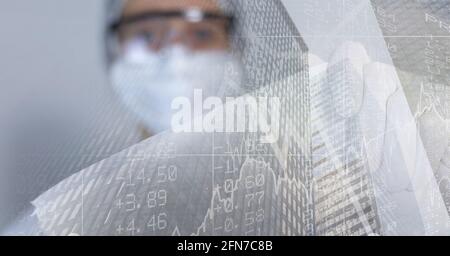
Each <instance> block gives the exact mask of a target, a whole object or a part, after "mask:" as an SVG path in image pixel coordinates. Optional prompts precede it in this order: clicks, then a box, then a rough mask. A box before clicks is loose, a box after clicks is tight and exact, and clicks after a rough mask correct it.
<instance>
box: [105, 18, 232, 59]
mask: <svg viewBox="0 0 450 256" xmlns="http://www.w3.org/2000/svg"><path fill="white" fill-rule="evenodd" d="M232 24H233V18H232V17H231V16H227V15H223V14H217V13H208V12H202V11H200V10H198V9H190V10H187V11H170V12H146V13H142V14H138V15H134V16H130V17H123V18H122V19H120V20H118V21H117V22H116V23H114V24H113V25H112V26H111V28H110V29H111V30H112V32H114V33H116V34H117V36H118V40H119V44H120V46H121V47H122V49H125V48H127V46H128V45H130V44H131V45H132V44H136V43H139V44H140V45H145V46H146V47H147V48H148V49H149V50H151V51H155V52H156V51H159V50H161V49H163V48H164V47H166V46H168V45H171V44H175V43H178V44H181V45H184V46H186V47H187V48H189V49H191V50H211V49H226V48H228V40H229V33H230V30H231V27H232Z"/></svg>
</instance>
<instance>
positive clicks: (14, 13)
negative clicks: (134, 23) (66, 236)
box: [0, 0, 139, 227]
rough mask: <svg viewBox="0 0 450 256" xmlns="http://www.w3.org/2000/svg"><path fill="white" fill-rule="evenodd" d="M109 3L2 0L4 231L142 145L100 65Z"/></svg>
mask: <svg viewBox="0 0 450 256" xmlns="http://www.w3.org/2000/svg"><path fill="white" fill-rule="evenodd" d="M103 4H104V1H100V0H96V1H92V0H77V1H71V0H40V1H27V0H15V1H0V31H1V32H0V33H1V36H0V56H1V57H0V118H1V119H0V120H1V122H0V146H1V148H0V150H1V151H0V167H1V169H0V227H1V225H2V223H5V222H7V221H8V220H11V218H14V217H15V216H17V214H18V213H19V212H20V211H22V210H23V209H25V208H26V207H27V203H28V202H29V201H30V200H32V199H33V198H34V197H36V196H37V195H39V194H40V193H41V192H43V191H45V190H46V189H48V188H49V187H51V186H52V185H54V184H56V183H57V182H59V181H60V180H62V179H64V178H65V177H67V176H69V175H71V174H73V173H75V172H77V171H79V170H81V169H83V168H85V167H87V166H89V165H91V164H93V163H95V162H98V161H100V160H101V159H104V158H106V157H108V156H110V155H112V154H114V153H116V152H119V151H120V150H122V149H125V148H127V147H128V146H130V145H132V144H134V143H135V142H137V141H138V138H139V132H138V129H137V125H136V122H135V120H134V118H133V117H131V116H128V114H126V112H125V111H124V109H123V108H122V106H121V105H120V104H119V103H118V101H117V100H116V98H115V95H114V93H113V92H112V90H111V89H110V87H109V84H108V80H107V76H106V72H105V68H104V65H103V44H102V43H103V41H102V40H103V38H102V29H103V28H102V17H103V8H102V7H103Z"/></svg>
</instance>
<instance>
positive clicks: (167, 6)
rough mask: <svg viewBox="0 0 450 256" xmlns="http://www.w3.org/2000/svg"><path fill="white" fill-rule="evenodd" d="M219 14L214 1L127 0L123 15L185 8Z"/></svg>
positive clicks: (217, 6)
mask: <svg viewBox="0 0 450 256" xmlns="http://www.w3.org/2000/svg"><path fill="white" fill-rule="evenodd" d="M192 7H195V8H199V9H200V10H203V11H209V12H220V9H219V5H218V3H217V1H216V0H127V1H126V4H125V8H124V12H123V15H124V16H128V15H134V14H139V13H142V12H145V11H174V10H175V11H179V10H185V9H186V8H192Z"/></svg>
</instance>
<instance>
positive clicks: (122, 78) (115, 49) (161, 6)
mask: <svg viewBox="0 0 450 256" xmlns="http://www.w3.org/2000/svg"><path fill="white" fill-rule="evenodd" d="M109 4H110V9H111V10H113V11H112V12H111V17H109V20H108V22H109V27H108V37H107V49H108V57H109V75H110V79H111V83H112V87H113V89H114V91H115V92H116V94H117V95H118V96H119V98H120V100H121V101H122V102H123V103H124V105H125V106H126V107H127V108H128V109H129V110H131V111H132V112H133V113H134V114H135V115H136V116H137V117H138V118H139V120H140V121H141V122H142V126H143V135H144V138H147V137H150V136H152V135H155V134H157V133H160V132H162V131H165V130H169V129H170V123H171V117H172V114H173V109H172V108H171V103H172V101H173V100H174V99H175V98H177V97H186V98H188V99H189V100H191V101H192V99H193V91H194V90H195V89H196V90H198V89H200V90H201V91H202V94H203V97H210V96H219V97H221V96H222V97H223V96H225V91H226V92H227V93H228V94H227V96H230V95H229V93H230V90H229V87H227V86H229V85H230V84H231V85H233V86H239V81H240V79H241V75H240V74H241V72H240V70H241V68H240V63H239V61H238V60H237V58H235V57H234V56H233V54H232V53H231V47H230V33H231V30H232V25H233V17H232V16H231V15H228V14H226V13H224V12H223V11H222V10H221V8H219V3H218V2H217V1H215V0H185V1H179V0H165V1H158V0H126V1H123V0H113V1H110V3H109ZM224 78H226V79H227V82H226V84H227V85H225V82H224V81H223V80H224ZM230 80H233V81H232V82H231V83H230Z"/></svg>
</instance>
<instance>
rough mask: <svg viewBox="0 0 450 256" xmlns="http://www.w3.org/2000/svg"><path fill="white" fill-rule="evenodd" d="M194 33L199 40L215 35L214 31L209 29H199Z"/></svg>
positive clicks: (205, 39)
mask: <svg viewBox="0 0 450 256" xmlns="http://www.w3.org/2000/svg"><path fill="white" fill-rule="evenodd" d="M194 35H195V38H196V39H197V40H199V41H207V40H210V39H211V38H212V37H213V33H212V32H211V31H210V30H208V29H197V30H196V31H195V33H194Z"/></svg>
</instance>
